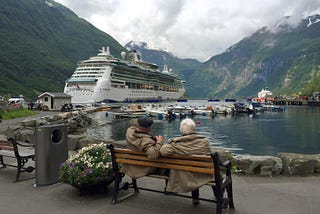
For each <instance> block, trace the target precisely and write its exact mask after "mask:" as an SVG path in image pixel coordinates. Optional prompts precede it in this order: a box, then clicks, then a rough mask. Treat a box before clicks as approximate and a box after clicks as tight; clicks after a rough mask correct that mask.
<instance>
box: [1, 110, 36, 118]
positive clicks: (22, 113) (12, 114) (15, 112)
mask: <svg viewBox="0 0 320 214" xmlns="http://www.w3.org/2000/svg"><path fill="white" fill-rule="evenodd" d="M0 114H1V116H2V119H3V120H9V119H14V118H18V117H27V116H31V115H35V114H37V112H34V111H31V110H29V109H24V108H19V109H16V110H11V111H7V112H0Z"/></svg>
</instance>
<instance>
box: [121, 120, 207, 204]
mask: <svg viewBox="0 0 320 214" xmlns="http://www.w3.org/2000/svg"><path fill="white" fill-rule="evenodd" d="M152 124H153V120H152V119H150V118H148V117H142V118H138V119H137V122H136V124H135V126H131V127H129V128H128V130H127V132H126V141H127V147H128V149H131V150H133V151H137V152H144V153H145V154H146V155H147V157H148V158H149V159H151V160H155V159H158V158H159V157H160V156H161V155H162V156H166V155H175V154H176V155H186V156H188V155H208V156H210V154H211V148H210V145H209V142H208V140H207V138H206V137H204V136H201V135H198V134H196V132H195V131H196V124H195V122H194V121H193V120H192V119H189V118H187V119H184V120H183V121H182V122H181V124H180V132H181V136H180V137H176V138H174V139H172V140H170V141H169V142H168V143H167V144H163V141H164V139H163V137H162V136H156V137H153V136H151V135H150V131H151V126H152ZM156 170H157V169H156V168H154V167H143V166H134V165H126V164H124V165H123V167H122V168H121V172H123V173H125V174H126V175H128V176H130V177H132V178H134V179H136V178H140V177H143V176H145V175H148V174H153V173H156ZM212 180H213V175H210V174H203V173H196V172H187V171H181V170H170V172H169V175H168V181H167V185H166V192H172V193H185V192H191V194H192V202H193V204H194V205H197V204H199V188H200V187H201V186H203V185H205V184H207V183H208V182H210V181H212Z"/></svg>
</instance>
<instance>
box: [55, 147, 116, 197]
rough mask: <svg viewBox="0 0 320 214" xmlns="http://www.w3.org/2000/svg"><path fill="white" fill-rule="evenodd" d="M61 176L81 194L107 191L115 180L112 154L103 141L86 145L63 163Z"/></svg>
mask: <svg viewBox="0 0 320 214" xmlns="http://www.w3.org/2000/svg"><path fill="white" fill-rule="evenodd" d="M59 177H60V179H61V181H62V182H64V183H67V184H70V185H71V186H73V187H75V188H77V189H78V190H79V191H80V194H81V195H83V194H88V193H95V192H106V191H107V186H108V185H109V184H111V183H112V182H113V180H114V174H113V170H112V164H111V154H110V152H109V150H108V149H107V148H106V145H105V144H103V143H101V144H92V145H90V146H87V147H84V148H82V149H81V150H79V152H77V153H76V154H74V155H72V156H70V157H69V158H68V160H66V162H64V163H62V164H61V167H60V171H59Z"/></svg>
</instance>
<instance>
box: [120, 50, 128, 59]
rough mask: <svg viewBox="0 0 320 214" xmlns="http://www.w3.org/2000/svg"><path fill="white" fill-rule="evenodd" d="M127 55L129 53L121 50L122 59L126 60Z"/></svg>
mask: <svg viewBox="0 0 320 214" xmlns="http://www.w3.org/2000/svg"><path fill="white" fill-rule="evenodd" d="M126 55H127V54H126V52H124V51H123V52H121V58H122V60H125V58H126Z"/></svg>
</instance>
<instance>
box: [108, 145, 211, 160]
mask: <svg viewBox="0 0 320 214" xmlns="http://www.w3.org/2000/svg"><path fill="white" fill-rule="evenodd" d="M114 152H115V154H133V155H140V156H146V155H145V153H143V152H136V151H133V150H130V149H120V148H115V149H114ZM166 158H173V159H184V160H197V161H207V162H212V158H211V157H210V156H209V155H190V156H185V155H166Z"/></svg>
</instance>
